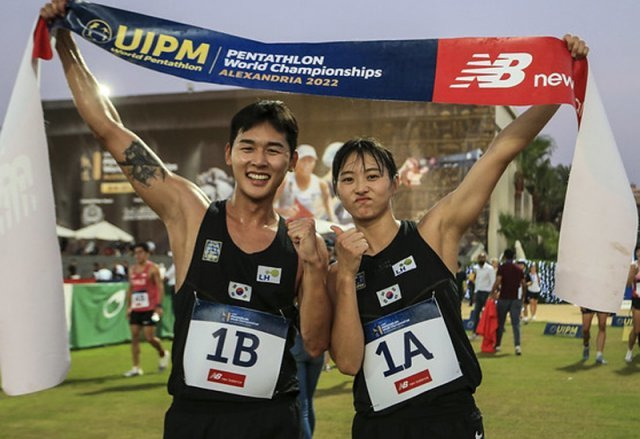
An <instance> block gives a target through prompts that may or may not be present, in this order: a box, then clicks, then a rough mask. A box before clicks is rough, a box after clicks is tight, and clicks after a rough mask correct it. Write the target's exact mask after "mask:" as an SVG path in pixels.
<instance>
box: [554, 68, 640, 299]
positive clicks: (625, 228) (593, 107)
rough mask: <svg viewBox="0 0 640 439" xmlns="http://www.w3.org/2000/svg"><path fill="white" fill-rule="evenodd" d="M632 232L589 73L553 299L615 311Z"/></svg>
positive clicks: (618, 165) (620, 169) (630, 210)
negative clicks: (554, 297) (557, 298)
mask: <svg viewBox="0 0 640 439" xmlns="http://www.w3.org/2000/svg"><path fill="white" fill-rule="evenodd" d="M637 230H638V211H637V207H636V203H635V199H634V197H633V192H632V191H631V186H630V185H629V179H628V178H627V174H626V172H625V170H624V166H623V165H622V159H621V158H620V154H619V152H618V148H617V146H616V142H615V139H614V138H613V133H612V132H611V127H610V126H609V120H608V119H607V115H606V114H605V111H604V107H603V106H602V101H601V99H600V95H599V93H598V88H597V87H596V83H595V80H594V78H593V75H592V74H591V69H589V76H588V80H587V92H586V96H585V102H584V112H583V114H582V123H581V125H580V130H579V131H578V138H577V141H576V150H575V153H574V157H573V163H572V165H571V175H570V177H569V186H568V188H567V196H566V199H565V204H564V212H563V214H562V227H561V229H560V243H559V248H558V265H557V266H556V290H555V294H556V296H558V297H559V298H561V299H563V300H566V301H568V302H571V303H575V304H576V305H580V306H584V307H587V308H591V309H594V310H597V311H607V312H617V311H618V310H619V309H620V304H621V303H622V299H623V295H624V289H625V284H626V281H627V275H628V273H629V264H630V262H631V258H632V255H633V250H634V247H635V243H636V233H637Z"/></svg>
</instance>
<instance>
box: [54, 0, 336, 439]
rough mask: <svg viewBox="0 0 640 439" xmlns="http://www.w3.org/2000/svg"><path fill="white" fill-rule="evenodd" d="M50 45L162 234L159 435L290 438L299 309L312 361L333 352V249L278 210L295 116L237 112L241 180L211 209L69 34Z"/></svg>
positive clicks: (309, 223)
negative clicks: (122, 110) (108, 89)
mask: <svg viewBox="0 0 640 439" xmlns="http://www.w3.org/2000/svg"><path fill="white" fill-rule="evenodd" d="M66 6H67V2H66V0H54V1H53V2H50V3H47V4H46V5H45V6H44V7H43V8H42V10H41V17H42V18H44V19H45V20H47V21H49V22H50V21H52V20H53V19H56V18H63V17H64V16H65V13H66ZM56 50H57V52H58V55H59V56H60V60H61V62H62V65H63V68H64V71H65V75H66V78H67V82H68V84H69V87H70V89H71V92H72V94H73V98H74V102H75V104H76V107H77V109H78V111H79V113H80V116H81V117H82V118H83V119H84V121H85V122H86V123H87V125H89V127H90V128H91V130H92V131H93V133H94V134H95V136H96V137H97V139H98V140H99V142H100V143H101V145H102V146H103V147H104V148H106V150H107V151H109V152H110V153H111V155H112V156H113V157H114V158H115V160H116V161H117V162H118V164H119V165H120V168H121V169H122V171H123V172H124V174H125V175H126V176H127V178H128V179H129V182H130V183H131V185H132V186H133V188H134V190H135V191H136V193H137V194H138V195H139V196H140V197H141V198H142V199H143V200H144V201H145V203H147V205H149V207H151V208H152V209H153V210H154V211H155V212H156V213H157V214H158V216H159V217H160V219H161V220H162V221H163V222H164V224H165V226H166V228H167V233H168V235H169V241H170V244H171V250H172V252H173V256H174V261H175V266H176V291H177V292H176V294H175V296H174V310H175V317H176V323H175V330H174V334H175V336H174V342H173V348H172V364H173V367H172V371H171V376H170V378H169V392H170V393H171V394H172V395H173V402H172V405H171V407H170V409H169V411H168V412H167V414H166V416H165V431H164V437H165V438H183V437H211V438H214V437H225V436H227V435H229V434H233V436H234V437H237V438H273V437H279V438H297V437H298V436H299V420H298V407H297V404H296V394H297V392H298V384H297V380H296V377H295V362H294V360H293V357H292V355H291V353H290V352H289V350H290V348H291V346H292V344H293V338H294V335H295V328H293V327H292V326H291V324H290V322H292V321H294V320H295V318H296V313H297V311H296V308H294V303H295V302H297V309H298V310H299V315H300V332H301V334H302V338H303V342H304V345H305V348H306V350H307V352H309V354H310V355H314V356H315V355H320V354H321V353H322V352H323V351H324V350H326V349H327V347H328V342H329V329H330V328H329V326H330V322H331V305H330V301H329V298H328V296H327V294H326V271H327V261H328V253H327V249H326V247H325V245H324V241H323V240H322V239H321V238H320V236H318V235H317V234H316V233H315V226H314V221H313V219H310V218H306V219H299V220H295V221H292V222H288V223H287V224H286V225H285V222H284V220H283V219H282V218H280V217H279V216H278V215H277V214H276V212H275V211H274V209H273V200H274V197H275V193H276V190H277V188H278V187H279V186H280V184H281V182H282V180H283V179H284V176H285V174H286V172H287V171H292V170H293V169H294V167H295V164H296V159H297V157H296V154H295V147H296V145H297V135H298V126H297V122H296V120H295V117H294V116H293V114H292V113H291V111H290V110H289V109H288V108H287V107H286V106H285V105H284V104H283V103H281V102H278V101H262V102H257V103H255V104H252V105H249V106H247V107H245V108H243V109H242V110H240V111H239V112H238V113H237V114H236V115H235V116H234V117H233V119H232V121H231V130H230V131H231V132H230V136H229V142H228V143H227V145H226V147H225V160H226V163H227V165H229V166H230V167H231V169H232V171H233V176H234V178H235V182H236V185H235V188H234V192H233V194H232V195H231V197H230V198H229V199H228V200H227V201H220V202H214V203H211V202H210V201H209V199H208V198H207V197H206V196H205V195H204V193H203V192H202V191H200V190H199V188H198V187H197V186H196V185H194V184H193V183H192V182H190V181H188V180H186V179H184V178H182V177H180V176H178V175H176V174H174V173H172V172H171V171H169V170H168V169H167V168H166V167H165V166H164V164H163V163H162V161H161V160H160V159H159V158H158V157H157V156H156V154H155V153H154V152H153V151H152V150H151V149H150V148H149V147H148V146H147V145H145V143H144V142H143V141H142V140H141V139H140V138H139V137H138V136H136V135H135V134H134V133H133V132H131V131H130V130H128V129H127V128H126V127H125V126H124V125H123V123H122V121H121V119H120V117H119V115H118V113H117V111H116V110H115V108H114V107H113V105H112V104H111V102H110V101H109V99H107V98H106V97H104V96H102V95H101V94H100V92H99V88H98V82H97V81H96V79H95V78H94V77H93V75H92V74H91V72H90V71H89V69H88V68H87V66H86V65H85V63H84V61H83V59H82V57H81V55H80V52H79V50H78V48H77V46H76V45H75V43H74V41H73V39H72V38H71V35H70V34H69V32H68V31H67V30H63V29H59V30H58V34H57V42H56ZM257 418H259V419H260V422H259V423H258V422H247V420H248V419H257Z"/></svg>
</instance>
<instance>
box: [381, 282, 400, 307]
mask: <svg viewBox="0 0 640 439" xmlns="http://www.w3.org/2000/svg"><path fill="white" fill-rule="evenodd" d="M376 296H378V301H379V302H380V306H387V305H389V304H390V303H393V302H397V301H398V300H400V299H401V298H402V294H400V286H399V285H398V284H395V285H392V286H390V287H387V288H384V289H382V290H380V291H377V292H376Z"/></svg>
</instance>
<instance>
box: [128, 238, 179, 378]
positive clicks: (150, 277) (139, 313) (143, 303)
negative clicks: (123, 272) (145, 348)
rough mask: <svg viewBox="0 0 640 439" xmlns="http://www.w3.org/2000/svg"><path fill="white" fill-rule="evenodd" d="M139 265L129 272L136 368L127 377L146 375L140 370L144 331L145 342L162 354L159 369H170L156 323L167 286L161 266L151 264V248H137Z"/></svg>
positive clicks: (140, 246) (129, 315)
mask: <svg viewBox="0 0 640 439" xmlns="http://www.w3.org/2000/svg"><path fill="white" fill-rule="evenodd" d="M133 255H134V257H135V259H136V264H135V265H134V266H133V267H131V270H130V272H129V290H128V291H127V317H128V318H129V327H130V328H131V357H132V359H133V367H132V368H131V370H128V371H127V372H125V373H124V376H126V377H133V376H137V375H142V373H143V372H142V369H141V368H140V331H141V330H142V332H143V333H144V338H145V339H146V340H147V341H148V342H149V343H150V344H151V346H153V347H154V348H155V350H156V351H158V355H159V356H160V361H159V363H158V369H159V370H164V369H166V368H167V366H168V365H169V351H166V350H164V348H163V347H162V344H161V343H160V339H159V338H158V337H156V335H155V332H156V323H158V321H159V320H160V317H161V316H162V300H163V299H164V285H163V283H162V279H161V277H160V270H159V269H158V266H157V265H156V264H154V263H153V262H151V261H150V260H149V246H148V245H147V244H146V243H144V242H141V243H138V244H136V245H135V246H134V248H133Z"/></svg>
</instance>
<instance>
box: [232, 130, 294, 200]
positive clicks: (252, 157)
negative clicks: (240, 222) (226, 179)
mask: <svg viewBox="0 0 640 439" xmlns="http://www.w3.org/2000/svg"><path fill="white" fill-rule="evenodd" d="M225 160H226V162H227V165H229V166H231V169H232V171H233V176H234V178H235V180H236V195H241V196H246V197H247V198H249V199H251V200H253V201H262V200H268V199H271V202H273V198H274V196H275V194H276V191H277V189H278V186H280V183H282V180H283V179H284V176H285V174H286V172H287V171H289V170H291V169H293V167H294V166H295V157H292V156H291V153H290V148H289V144H288V143H287V139H286V136H285V134H284V133H281V132H280V131H278V130H276V129H275V128H274V127H273V126H272V125H271V124H270V123H268V122H263V123H261V124H258V125H255V126H253V127H252V128H250V129H248V130H247V131H240V132H239V133H238V135H237V136H236V138H235V140H234V142H233V147H232V146H231V145H229V144H227V146H226V148H225Z"/></svg>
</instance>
